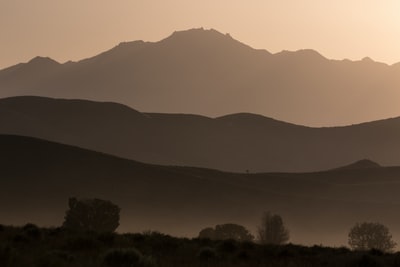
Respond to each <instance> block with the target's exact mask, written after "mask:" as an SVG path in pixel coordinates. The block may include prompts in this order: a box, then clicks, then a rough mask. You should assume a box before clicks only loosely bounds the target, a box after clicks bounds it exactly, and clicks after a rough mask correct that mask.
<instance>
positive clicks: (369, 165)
mask: <svg viewBox="0 0 400 267" xmlns="http://www.w3.org/2000/svg"><path fill="white" fill-rule="evenodd" d="M381 167H382V166H381V165H379V164H378V163H376V162H374V161H372V160H369V159H362V160H359V161H356V162H354V163H352V164H349V165H346V166H343V167H340V168H337V169H336V170H360V169H373V168H381Z"/></svg>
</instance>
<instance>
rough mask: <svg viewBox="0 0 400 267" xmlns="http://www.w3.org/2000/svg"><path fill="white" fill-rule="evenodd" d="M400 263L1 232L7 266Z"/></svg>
mask: <svg viewBox="0 0 400 267" xmlns="http://www.w3.org/2000/svg"><path fill="white" fill-rule="evenodd" d="M32 229H35V230H33V231H31V230H32ZM31 233H34V234H33V235H31ZM37 233H39V234H37ZM38 236H40V238H37V237H38ZM399 262H400V254H399V253H382V252H380V251H378V250H369V251H352V250H349V249H346V248H328V247H321V246H313V247H304V246H298V245H292V244H287V245H280V246H278V245H262V244H257V243H252V242H238V241H235V240H210V239H199V238H196V239H187V238H175V237H171V236H168V235H165V234H162V233H158V232H148V233H134V234H116V233H113V234H111V233H110V234H107V235H105V234H104V233H96V232H82V231H79V232H76V231H71V230H67V229H65V228H39V227H35V226H32V225H28V226H24V227H12V226H3V231H1V232H0V266H1V267H50V266H54V267H114V266H116V267H124V266H139V267H157V266H158V267H172V266H173V267H181V266H182V267H183V266H185V267H190V266H194V267H200V266H208V267H214V266H215V267H233V266H237V267H247V266H252V267H261V266H278V267H280V266H293V267H303V266H327V267H336V266H338V267H339V266H340V267H342V266H348V267H351V266H363V267H365V266H389V267H390V266H393V267H394V266H399Z"/></svg>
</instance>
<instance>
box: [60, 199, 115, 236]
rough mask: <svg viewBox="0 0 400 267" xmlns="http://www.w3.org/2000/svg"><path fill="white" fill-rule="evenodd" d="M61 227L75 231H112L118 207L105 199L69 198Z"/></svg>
mask: <svg viewBox="0 0 400 267" xmlns="http://www.w3.org/2000/svg"><path fill="white" fill-rule="evenodd" d="M68 205H69V210H67V211H66V214H65V221H64V223H63V227H65V228H68V229H72V230H76V231H94V232H114V231H115V229H117V227H118V226H119V212H120V208H119V207H118V206H117V205H115V204H113V203H112V202H110V201H107V200H101V199H97V198H95V199H81V200H78V199H76V198H70V199H69V202H68Z"/></svg>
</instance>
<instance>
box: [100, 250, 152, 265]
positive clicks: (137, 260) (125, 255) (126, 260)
mask: <svg viewBox="0 0 400 267" xmlns="http://www.w3.org/2000/svg"><path fill="white" fill-rule="evenodd" d="M104 265H105V266H107V267H153V266H155V261H154V260H153V259H152V258H151V257H144V256H143V255H142V254H141V253H140V252H139V251H137V250H136V249H134V248H130V249H113V250H110V251H108V252H107V254H106V255H105V257H104Z"/></svg>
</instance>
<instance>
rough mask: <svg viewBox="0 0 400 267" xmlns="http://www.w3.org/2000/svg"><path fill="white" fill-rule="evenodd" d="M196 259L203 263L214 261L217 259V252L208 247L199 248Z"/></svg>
mask: <svg viewBox="0 0 400 267" xmlns="http://www.w3.org/2000/svg"><path fill="white" fill-rule="evenodd" d="M197 257H198V258H199V259H200V260H203V261H209V260H214V259H216V258H217V252H216V251H215V250H214V249H213V248H210V247H205V248H201V249H200V251H199V253H198V254H197Z"/></svg>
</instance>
